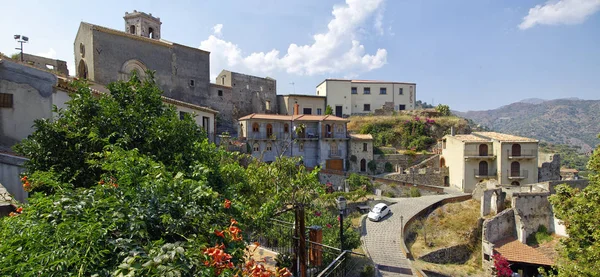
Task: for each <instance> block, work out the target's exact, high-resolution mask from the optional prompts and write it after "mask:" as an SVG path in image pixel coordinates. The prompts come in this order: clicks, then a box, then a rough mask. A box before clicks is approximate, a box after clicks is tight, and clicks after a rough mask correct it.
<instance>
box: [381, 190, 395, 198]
mask: <svg viewBox="0 0 600 277" xmlns="http://www.w3.org/2000/svg"><path fill="white" fill-rule="evenodd" d="M383 196H385V197H389V198H394V197H396V194H395V193H394V192H393V191H389V190H388V191H384V192H383Z"/></svg>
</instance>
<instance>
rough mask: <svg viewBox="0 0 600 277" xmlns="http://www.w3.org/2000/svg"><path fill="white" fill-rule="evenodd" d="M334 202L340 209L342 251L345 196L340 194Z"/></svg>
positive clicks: (341, 244)
mask: <svg viewBox="0 0 600 277" xmlns="http://www.w3.org/2000/svg"><path fill="white" fill-rule="evenodd" d="M335 202H336V203H337V206H338V210H339V211H340V250H341V251H342V252H344V211H345V210H346V198H344V197H343V196H340V197H338V198H337V199H336V200H335Z"/></svg>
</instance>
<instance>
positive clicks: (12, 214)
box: [8, 212, 19, 216]
mask: <svg viewBox="0 0 600 277" xmlns="http://www.w3.org/2000/svg"><path fill="white" fill-rule="evenodd" d="M17 215H19V214H18V213H14V212H10V213H9V214H8V216H17Z"/></svg>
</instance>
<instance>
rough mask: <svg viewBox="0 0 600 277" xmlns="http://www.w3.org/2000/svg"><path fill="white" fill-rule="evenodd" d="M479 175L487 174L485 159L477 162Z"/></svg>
mask: <svg viewBox="0 0 600 277" xmlns="http://www.w3.org/2000/svg"><path fill="white" fill-rule="evenodd" d="M479 175H480V176H488V163H487V162H486V161H481V162H479Z"/></svg>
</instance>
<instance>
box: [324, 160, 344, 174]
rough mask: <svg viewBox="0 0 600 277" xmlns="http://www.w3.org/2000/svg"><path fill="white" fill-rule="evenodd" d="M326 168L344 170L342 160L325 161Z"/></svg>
mask: <svg viewBox="0 0 600 277" xmlns="http://www.w3.org/2000/svg"><path fill="white" fill-rule="evenodd" d="M326 166H327V169H332V170H339V171H342V170H344V160H341V159H335V160H327V161H326Z"/></svg>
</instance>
